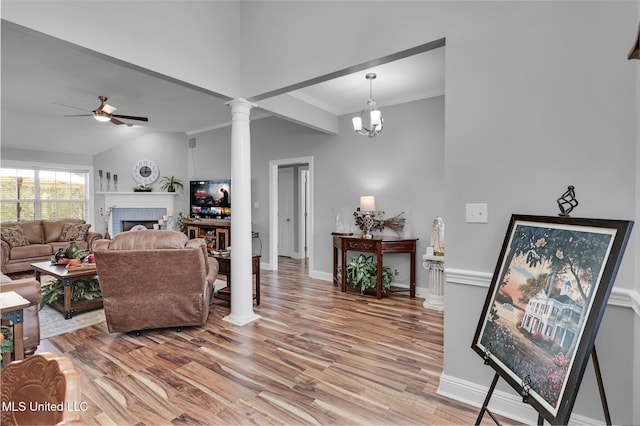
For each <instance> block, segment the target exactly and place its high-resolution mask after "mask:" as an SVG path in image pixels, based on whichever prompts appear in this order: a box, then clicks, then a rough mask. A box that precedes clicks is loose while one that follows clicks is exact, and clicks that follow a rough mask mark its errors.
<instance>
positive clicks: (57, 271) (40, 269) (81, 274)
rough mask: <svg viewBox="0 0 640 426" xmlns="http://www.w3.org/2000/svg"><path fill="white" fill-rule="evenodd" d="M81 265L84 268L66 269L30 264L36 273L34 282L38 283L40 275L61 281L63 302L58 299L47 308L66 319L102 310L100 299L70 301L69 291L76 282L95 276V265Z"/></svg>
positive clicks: (47, 264) (44, 264) (45, 264)
mask: <svg viewBox="0 0 640 426" xmlns="http://www.w3.org/2000/svg"><path fill="white" fill-rule="evenodd" d="M83 265H84V266H82V267H79V268H74V269H67V268H66V267H65V266H58V265H54V264H52V263H51V262H38V263H32V264H31V266H32V267H33V269H34V270H35V272H36V280H38V281H40V278H41V275H42V274H45V275H51V276H52V277H55V278H57V279H59V280H60V281H62V286H63V287H64V298H63V300H60V299H58V300H56V301H55V302H53V303H51V304H50V305H49V306H51V307H52V308H54V309H56V310H58V311H60V312H62V314H63V315H64V317H65V318H66V319H71V318H72V317H73V315H74V314H76V313H80V312H86V311H92V310H94V309H99V308H102V299H93V300H75V301H74V300H71V290H72V289H73V285H74V284H75V282H76V281H78V280H81V279H87V278H93V277H95V276H96V264H95V263H89V264H86V265H85V264H83Z"/></svg>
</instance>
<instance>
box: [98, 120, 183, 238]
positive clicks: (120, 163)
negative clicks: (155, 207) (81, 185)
mask: <svg viewBox="0 0 640 426" xmlns="http://www.w3.org/2000/svg"><path fill="white" fill-rule="evenodd" d="M140 159H149V160H152V161H154V162H155V163H156V165H157V166H158V169H159V170H160V173H159V177H158V180H157V181H156V182H155V183H153V184H152V185H151V186H152V187H153V190H154V191H159V190H160V181H161V179H162V177H164V176H176V177H177V178H178V179H180V180H181V181H183V182H184V183H185V188H184V190H183V191H180V190H177V192H178V194H179V195H177V196H176V197H177V198H176V200H175V203H176V205H178V206H182V209H178V211H176V212H174V215H175V216H177V214H178V212H179V211H181V210H182V211H186V208H187V205H188V202H189V177H188V171H187V169H188V166H187V159H188V140H187V137H186V135H185V134H184V133H150V134H146V135H143V136H141V137H138V138H136V139H133V140H131V141H129V142H127V144H126V145H122V146H119V147H116V148H114V149H111V150H108V151H104V152H102V153H101V154H98V155H96V156H95V158H94V173H95V176H94V179H96V184H95V187H96V190H97V188H98V183H97V179H98V170H100V169H102V170H103V171H104V172H107V171H109V172H111V174H112V175H113V174H117V175H118V191H119V192H131V191H133V187H134V186H136V185H137V182H135V181H134V179H133V175H132V173H131V171H132V169H133V166H134V165H135V162H136V161H137V160H140ZM104 185H105V186H104V189H105V190H106V180H105V181H104ZM112 185H113V182H112ZM112 190H113V187H112ZM101 207H104V197H103V196H101V195H97V196H96V199H95V211H96V217H95V219H94V223H97V224H99V223H101V222H100V219H99V216H98V214H99V213H98V212H99V209H100V208H101ZM100 232H102V231H100Z"/></svg>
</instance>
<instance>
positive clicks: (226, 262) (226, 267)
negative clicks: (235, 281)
mask: <svg viewBox="0 0 640 426" xmlns="http://www.w3.org/2000/svg"><path fill="white" fill-rule="evenodd" d="M213 257H215V258H216V260H217V261H218V265H219V268H218V275H224V276H226V277H227V286H226V287H225V288H222V289H220V290H218V294H217V295H216V297H218V298H221V299H224V300H227V299H228V298H229V297H231V256H220V255H213ZM260 257H261V256H260V255H257V254H254V255H253V258H252V259H251V273H252V274H253V275H255V276H256V292H255V294H254V296H253V298H254V299H256V306H260Z"/></svg>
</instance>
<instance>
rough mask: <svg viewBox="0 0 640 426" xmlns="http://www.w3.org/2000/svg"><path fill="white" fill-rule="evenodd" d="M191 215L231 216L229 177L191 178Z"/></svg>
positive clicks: (211, 217) (208, 216) (214, 217)
mask: <svg viewBox="0 0 640 426" xmlns="http://www.w3.org/2000/svg"><path fill="white" fill-rule="evenodd" d="M190 202H191V217H194V218H195V217H200V218H208V219H227V218H230V217H231V179H211V180H192V181H191V182H190Z"/></svg>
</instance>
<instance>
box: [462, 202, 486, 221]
mask: <svg viewBox="0 0 640 426" xmlns="http://www.w3.org/2000/svg"><path fill="white" fill-rule="evenodd" d="M467 223H489V206H488V205H487V203H467Z"/></svg>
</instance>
